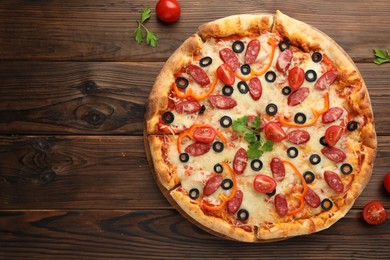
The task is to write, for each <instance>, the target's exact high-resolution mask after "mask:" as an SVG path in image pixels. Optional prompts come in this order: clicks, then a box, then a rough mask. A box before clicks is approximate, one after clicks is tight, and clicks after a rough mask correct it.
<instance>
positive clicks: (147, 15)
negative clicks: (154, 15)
mask: <svg viewBox="0 0 390 260" xmlns="http://www.w3.org/2000/svg"><path fill="white" fill-rule="evenodd" d="M150 13H151V11H150V7H145V8H144V10H142V13H141V23H143V22H145V21H146V20H148V19H149V18H150Z"/></svg>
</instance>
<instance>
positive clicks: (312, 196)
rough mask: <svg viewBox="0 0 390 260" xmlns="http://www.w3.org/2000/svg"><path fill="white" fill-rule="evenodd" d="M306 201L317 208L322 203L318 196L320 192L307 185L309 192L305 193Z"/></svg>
mask: <svg viewBox="0 0 390 260" xmlns="http://www.w3.org/2000/svg"><path fill="white" fill-rule="evenodd" d="M305 201H306V203H307V205H309V206H310V207H312V208H317V207H318V206H319V205H320V204H321V199H320V197H319V196H318V194H317V193H316V192H315V191H313V190H312V189H310V188H309V187H307V193H306V195H305Z"/></svg>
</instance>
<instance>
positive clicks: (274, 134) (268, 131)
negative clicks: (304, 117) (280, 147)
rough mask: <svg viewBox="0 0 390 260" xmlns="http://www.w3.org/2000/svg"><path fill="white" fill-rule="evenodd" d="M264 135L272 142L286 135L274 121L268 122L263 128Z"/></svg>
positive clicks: (278, 140)
mask: <svg viewBox="0 0 390 260" xmlns="http://www.w3.org/2000/svg"><path fill="white" fill-rule="evenodd" d="M264 132H265V137H266V138H267V139H268V140H271V141H273V142H280V141H282V140H283V139H284V138H285V137H286V133H285V132H284V131H283V129H282V127H281V126H280V125H279V124H278V123H276V122H269V123H268V124H267V125H266V126H265V128H264Z"/></svg>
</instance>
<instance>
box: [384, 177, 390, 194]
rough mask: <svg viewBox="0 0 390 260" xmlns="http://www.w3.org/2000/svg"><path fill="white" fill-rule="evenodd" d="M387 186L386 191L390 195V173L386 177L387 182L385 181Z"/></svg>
mask: <svg viewBox="0 0 390 260" xmlns="http://www.w3.org/2000/svg"><path fill="white" fill-rule="evenodd" d="M383 184H384V185H385V189H386V190H387V192H389V193H390V172H388V173H387V174H386V176H385V180H384V183H383Z"/></svg>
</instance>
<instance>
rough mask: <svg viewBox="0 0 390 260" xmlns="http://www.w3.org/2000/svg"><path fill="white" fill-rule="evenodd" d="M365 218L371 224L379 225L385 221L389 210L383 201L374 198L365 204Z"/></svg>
mask: <svg viewBox="0 0 390 260" xmlns="http://www.w3.org/2000/svg"><path fill="white" fill-rule="evenodd" d="M363 219H364V220H365V221H366V222H367V223H368V224H370V225H378V224H381V223H383V222H385V220H386V219H387V212H386V210H385V208H384V207H383V205H382V203H381V202H379V201H376V200H373V201H370V202H369V203H367V205H366V206H364V208H363Z"/></svg>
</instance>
